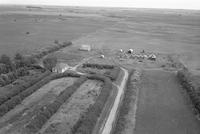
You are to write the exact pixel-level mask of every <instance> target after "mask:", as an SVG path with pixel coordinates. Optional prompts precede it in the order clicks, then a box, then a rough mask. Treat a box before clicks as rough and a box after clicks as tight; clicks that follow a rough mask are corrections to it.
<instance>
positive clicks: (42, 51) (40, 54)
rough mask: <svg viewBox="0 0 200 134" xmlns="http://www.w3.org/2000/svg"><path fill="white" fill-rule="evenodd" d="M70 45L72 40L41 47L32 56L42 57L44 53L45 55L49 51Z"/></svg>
mask: <svg viewBox="0 0 200 134" xmlns="http://www.w3.org/2000/svg"><path fill="white" fill-rule="evenodd" d="M70 45H72V42H70V41H69V42H64V43H63V44H56V45H54V46H51V47H47V48H44V49H41V51H38V52H36V54H33V55H32V57H33V58H38V59H40V58H42V57H44V56H45V55H47V54H49V53H52V52H55V51H58V50H59V49H62V48H64V47H67V46H70Z"/></svg>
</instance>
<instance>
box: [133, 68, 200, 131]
mask: <svg viewBox="0 0 200 134" xmlns="http://www.w3.org/2000/svg"><path fill="white" fill-rule="evenodd" d="M141 80H142V83H141V87H140V91H139V101H138V109H137V116H136V130H135V134H200V122H199V121H197V120H196V118H195V116H194V115H193V113H192V111H191V108H190V107H189V105H188V103H187V101H186V99H185V98H184V97H183V94H182V93H181V90H182V89H181V86H180V85H179V83H178V81H177V79H176V76H175V73H171V72H166V71H162V70H146V71H144V74H143V75H142V78H141Z"/></svg>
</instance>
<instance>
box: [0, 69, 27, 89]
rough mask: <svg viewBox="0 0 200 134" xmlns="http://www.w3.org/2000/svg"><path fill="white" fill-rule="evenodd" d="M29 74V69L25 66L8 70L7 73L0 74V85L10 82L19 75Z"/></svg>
mask: <svg viewBox="0 0 200 134" xmlns="http://www.w3.org/2000/svg"><path fill="white" fill-rule="evenodd" d="M25 75H29V71H28V69H27V68H19V69H17V70H15V71H13V72H9V73H7V74H1V75H0V86H5V85H7V84H10V83H12V82H13V81H15V80H16V79H18V78H19V77H21V76H25Z"/></svg>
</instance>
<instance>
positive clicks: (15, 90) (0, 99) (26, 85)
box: [0, 71, 50, 105]
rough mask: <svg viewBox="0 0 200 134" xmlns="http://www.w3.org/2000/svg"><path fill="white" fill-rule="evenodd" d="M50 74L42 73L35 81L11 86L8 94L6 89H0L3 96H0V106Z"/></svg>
mask: <svg viewBox="0 0 200 134" xmlns="http://www.w3.org/2000/svg"><path fill="white" fill-rule="evenodd" d="M49 74H50V72H49V71H47V72H45V73H43V74H42V75H41V76H39V77H37V78H36V79H32V80H31V81H29V82H26V83H22V84H21V85H15V86H12V87H11V89H9V92H8V91H7V90H8V89H7V88H1V90H0V92H2V93H3V94H1V95H0V105H1V104H3V103H4V102H5V101H7V100H9V99H11V98H12V97H13V96H15V95H17V94H19V93H20V92H22V91H24V90H25V89H27V88H29V87H31V86H33V85H34V84H35V83H37V82H38V81H40V80H42V79H43V78H44V77H46V76H48V75H49Z"/></svg>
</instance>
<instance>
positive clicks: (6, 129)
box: [0, 78, 75, 134]
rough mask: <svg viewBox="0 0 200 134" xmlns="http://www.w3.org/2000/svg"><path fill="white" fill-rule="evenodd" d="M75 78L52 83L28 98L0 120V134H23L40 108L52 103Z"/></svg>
mask: <svg viewBox="0 0 200 134" xmlns="http://www.w3.org/2000/svg"><path fill="white" fill-rule="evenodd" d="M73 81H75V79H74V78H62V79H58V80H54V81H51V82H50V83H48V84H46V85H44V86H43V87H41V88H40V89H38V91H36V92H35V93H33V94H32V95H31V96H29V97H27V98H26V99H25V100H24V101H23V102H22V103H21V104H20V105H17V106H16V107H15V108H14V109H13V110H11V111H10V112H8V113H7V114H6V115H4V116H3V117H1V119H0V128H1V129H0V133H10V134H17V133H23V129H24V126H25V125H26V124H27V123H28V122H29V121H30V120H31V118H33V116H35V114H36V113H37V112H38V110H39V108H41V107H43V106H44V105H46V104H48V103H50V102H51V101H53V100H54V99H55V97H56V96H58V94H59V93H60V92H62V91H63V90H64V89H65V88H66V87H68V86H70V85H72V84H73Z"/></svg>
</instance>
